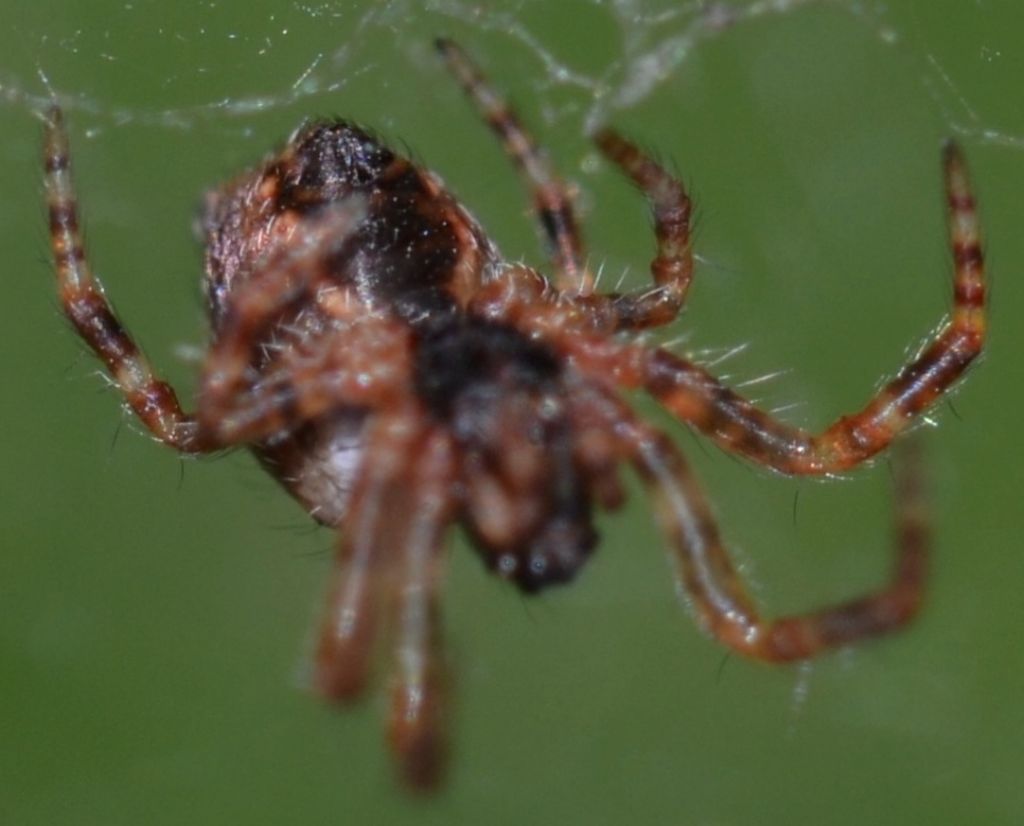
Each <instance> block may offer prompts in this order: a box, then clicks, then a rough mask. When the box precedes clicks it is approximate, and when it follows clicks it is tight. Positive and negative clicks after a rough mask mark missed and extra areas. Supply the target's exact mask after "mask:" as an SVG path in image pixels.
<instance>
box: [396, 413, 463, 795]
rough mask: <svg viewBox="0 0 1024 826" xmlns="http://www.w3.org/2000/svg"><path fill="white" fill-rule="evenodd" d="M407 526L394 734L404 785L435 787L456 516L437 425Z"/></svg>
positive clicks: (418, 464) (416, 471)
mask: <svg viewBox="0 0 1024 826" xmlns="http://www.w3.org/2000/svg"><path fill="white" fill-rule="evenodd" d="M409 475H410V476H411V490H409V491H408V502H407V506H408V510H407V511H406V512H407V513H408V514H409V515H410V518H409V522H408V525H407V526H406V532H405V534H404V535H403V537H402V539H401V542H400V544H399V545H397V546H396V547H395V548H394V551H395V552H396V553H401V554H402V559H401V561H400V562H399V563H398V564H400V565H401V570H400V572H399V575H398V584H397V595H396V596H397V598H396V601H395V606H394V610H395V615H396V618H395V634H396V637H395V649H394V666H393V669H394V670H393V674H392V690H391V712H390V720H389V724H388V735H389V740H390V743H391V748H392V751H393V752H394V754H395V756H396V757H397V758H398V761H399V767H400V769H401V773H402V776H403V778H404V780H405V782H406V783H407V784H408V785H409V786H410V787H412V788H414V789H422V790H430V789H433V788H435V787H436V786H437V785H438V783H439V782H440V781H441V778H442V775H443V773H444V768H445V762H446V757H447V754H446V752H447V718H448V714H447V711H448V709H447V692H448V686H449V682H450V677H449V674H448V670H447V668H446V663H445V661H444V657H443V653H442V629H441V607H440V598H439V591H440V586H441V576H442V566H443V562H444V558H443V553H442V552H443V550H444V538H445V534H446V533H447V529H448V527H449V526H450V524H451V521H452V518H453V517H454V512H455V505H456V503H455V499H454V498H453V496H452V485H453V482H454V480H455V461H454V456H453V455H452V444H451V440H450V438H449V437H448V435H447V434H446V433H444V432H443V431H442V430H441V429H440V428H435V429H434V431H433V432H432V433H431V434H430V436H429V437H428V438H427V439H426V440H425V441H424V443H423V444H422V446H421V448H420V450H419V452H418V454H417V456H416V460H415V466H414V467H413V468H412V469H411V474H409Z"/></svg>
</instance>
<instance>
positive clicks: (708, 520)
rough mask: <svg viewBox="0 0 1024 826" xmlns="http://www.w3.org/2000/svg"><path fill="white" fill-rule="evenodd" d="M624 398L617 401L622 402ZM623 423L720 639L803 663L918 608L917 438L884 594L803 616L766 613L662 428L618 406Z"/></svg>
mask: <svg viewBox="0 0 1024 826" xmlns="http://www.w3.org/2000/svg"><path fill="white" fill-rule="evenodd" d="M615 401H616V403H617V400H615ZM620 411H621V412H620V413H619V414H618V417H617V418H618V421H617V423H616V429H617V432H618V433H619V435H620V436H621V438H622V439H623V441H624V443H625V446H626V448H627V449H628V450H629V452H630V453H631V454H632V463H633V464H634V466H635V467H636V468H637V470H638V472H639V473H640V476H641V478H642V479H643V481H644V483H645V484H646V486H647V487H648V488H649V490H650V492H651V495H652V497H653V499H654V503H655V511H656V514H657V517H658V520H659V521H660V523H661V525H662V529H663V530H664V532H665V534H666V536H667V537H668V539H669V542H670V544H671V550H672V552H673V555H674V559H675V563H676V564H675V566H674V567H675V568H676V576H677V579H678V583H679V587H680V590H681V591H685V592H686V593H687V594H689V596H690V598H691V599H692V601H693V608H694V610H695V612H696V615H697V618H698V620H699V622H700V624H701V626H702V627H703V628H704V629H705V630H706V631H707V632H708V633H709V634H710V635H711V636H712V637H714V638H715V639H717V640H719V641H720V642H722V643H724V644H725V645H727V646H729V647H730V648H732V649H734V650H735V651H737V652H739V653H740V654H743V655H744V656H747V657H751V658H753V659H757V660H765V661H769V662H786V661H792V660H802V659H807V658H810V657H814V656H816V655H818V654H821V653H823V652H824V651H825V650H826V649H829V648H833V647H835V646H841V645H846V644H849V643H852V642H855V641H857V640H860V639H863V638H866V637H873V636H877V635H880V634H886V633H889V632H892V631H895V630H897V629H898V628H900V627H901V626H903V625H905V624H906V623H907V622H909V621H910V620H911V619H913V617H914V616H915V615H916V614H917V612H918V609H919V608H920V606H921V602H922V597H923V593H924V585H925V578H926V576H927V571H928V556H929V528H928V522H927V514H926V507H925V501H924V500H925V496H924V492H923V488H922V480H921V476H922V474H921V470H920V462H919V457H918V455H917V450H916V447H914V446H913V442H914V441H915V440H914V439H910V440H908V443H910V446H907V444H906V443H904V444H901V445H900V456H899V459H900V461H899V462H897V463H894V464H896V470H897V480H896V493H895V520H894V521H895V544H896V559H895V564H894V567H893V572H892V576H891V579H890V582H889V584H888V585H887V586H886V587H884V588H882V589H880V590H878V591H877V592H874V593H871V594H868V595H866V596H863V597H860V598H858V599H854V600H851V601H849V602H845V603H841V604H839V605H835V606H831V607H827V608H822V609H819V610H816V611H811V612H809V613H806V614H796V615H792V616H784V617H779V618H777V619H768V618H765V617H763V616H761V615H760V614H759V612H758V610H757V608H756V606H755V605H754V601H753V600H752V599H751V597H750V594H749V592H748V590H747V588H746V586H745V585H744V584H743V581H742V579H741V577H740V574H739V572H738V571H737V570H736V568H735V566H734V565H733V563H732V561H731V560H730V558H729V554H728V551H727V550H726V548H725V546H724V544H723V542H722V539H721V537H720V536H719V533H718V527H717V525H716V523H715V519H714V516H713V515H712V513H711V506H710V504H709V503H708V501H707V499H706V498H705V497H704V493H703V492H702V491H701V489H700V486H699V485H698V484H697V482H696V480H695V479H694V478H693V476H692V474H691V473H690V470H689V468H688V467H687V465H686V461H685V460H684V458H683V456H682V454H681V453H680V452H679V450H678V449H677V448H676V447H675V445H673V444H672V442H671V440H669V439H668V437H666V436H665V435H664V434H663V433H661V432H659V431H657V430H655V429H654V428H651V427H650V426H648V425H646V424H644V423H642V422H641V421H639V420H638V419H637V418H636V417H635V416H634V415H633V414H632V412H631V411H628V409H626V408H625V407H624V406H621V407H620Z"/></svg>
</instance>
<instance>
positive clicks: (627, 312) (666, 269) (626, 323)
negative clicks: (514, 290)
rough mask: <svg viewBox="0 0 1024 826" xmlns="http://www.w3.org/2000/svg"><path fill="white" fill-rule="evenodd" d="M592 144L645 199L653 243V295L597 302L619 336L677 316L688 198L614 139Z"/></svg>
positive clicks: (605, 136)
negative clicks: (607, 306) (604, 305)
mask: <svg viewBox="0 0 1024 826" xmlns="http://www.w3.org/2000/svg"><path fill="white" fill-rule="evenodd" d="M594 142H595V143H596V144H597V148H598V149H600V150H601V152H602V153H604V156H605V157H606V158H608V160H610V161H612V162H613V163H615V164H617V165H618V166H619V168H620V169H621V170H622V171H623V172H624V173H625V174H626V175H627V176H629V178H630V179H631V180H632V181H633V183H635V184H636V185H637V186H638V187H639V188H640V189H641V190H642V191H643V193H644V194H645V195H646V196H647V199H648V201H650V204H651V211H652V213H653V216H654V234H655V237H656V239H657V242H658V249H657V253H656V255H655V258H654V260H653V261H652V262H651V275H652V276H653V277H654V285H655V286H654V289H652V290H645V291H643V292H639V293H636V294H633V293H626V294H622V295H608V296H599V297H600V298H605V297H606V298H608V299H610V300H611V303H612V310H613V313H614V316H615V326H616V327H617V328H618V329H620V330H636V329H642V328H645V327H656V326H659V325H661V324H667V323H668V322H670V321H672V320H673V319H674V318H675V317H676V316H677V315H678V314H679V310H680V308H681V307H682V306H683V302H684V301H685V300H686V293H687V290H689V288H690V281H691V280H692V278H693V249H692V241H691V238H690V211H691V204H690V198H689V196H688V195H687V194H686V190H685V189H684V188H683V185H682V183H680V182H679V181H678V180H676V179H675V178H674V177H673V176H671V175H669V174H668V172H666V171H665V170H664V169H663V168H662V167H661V166H659V165H658V164H657V163H656V162H655V161H654V160H653V159H652V158H650V157H648V156H647V155H645V154H644V153H643V152H641V151H640V149H638V148H637V147H636V146H635V145H634V144H633V143H631V142H630V141H628V140H626V139H625V138H623V137H622V136H621V135H619V134H618V133H616V132H614V131H612V130H611V129H602V130H601V131H599V132H598V133H597V134H596V135H595V136H594Z"/></svg>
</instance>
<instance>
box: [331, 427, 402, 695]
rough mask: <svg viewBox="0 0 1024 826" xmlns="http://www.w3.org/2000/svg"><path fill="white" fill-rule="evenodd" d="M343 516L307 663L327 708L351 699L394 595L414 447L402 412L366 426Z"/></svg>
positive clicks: (363, 677) (363, 682)
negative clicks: (359, 461) (360, 461)
mask: <svg viewBox="0 0 1024 826" xmlns="http://www.w3.org/2000/svg"><path fill="white" fill-rule="evenodd" d="M366 439H367V441H366V446H365V453H364V456H366V457H371V460H370V461H366V462H365V465H364V467H363V468H362V469H361V471H360V472H359V474H358V475H357V479H358V482H357V485H356V488H355V490H354V491H353V494H352V501H351V503H350V505H349V509H348V513H347V515H346V517H345V520H344V522H343V524H342V525H341V532H340V534H339V541H338V548H337V555H336V558H335V567H334V571H333V573H332V575H331V582H330V585H329V587H328V597H327V608H326V610H325V612H324V616H323V621H322V623H321V626H320V633H319V637H318V639H317V644H316V650H315V654H314V660H313V678H312V683H313V687H314V689H315V690H316V691H317V692H318V693H319V694H321V695H322V696H324V697H326V698H328V699H333V700H348V699H353V698H355V697H357V696H358V695H359V694H360V692H361V691H362V689H363V688H364V687H365V685H366V682H367V679H368V677H369V671H370V655H371V654H372V650H373V644H374V641H375V639H376V632H377V628H378V625H379V619H380V612H381V610H382V609H383V608H384V607H385V605H386V601H387V597H388V595H389V594H390V593H391V591H392V589H393V588H394V585H395V581H396V576H397V574H398V572H397V568H398V566H399V565H400V564H401V559H400V558H399V557H397V556H396V553H395V550H396V547H398V543H399V542H400V541H401V537H400V535H399V534H400V530H399V529H400V527H401V525H402V523H403V521H404V519H403V518H396V514H399V515H401V514H408V513H410V511H408V510H407V508H408V506H409V504H410V498H409V491H408V484H407V480H406V479H405V478H404V473H405V472H406V469H407V467H408V466H409V464H410V462H411V461H412V459H413V455H414V451H415V446H416V444H417V441H418V439H417V427H416V425H415V419H414V418H413V417H412V416H411V415H410V414H409V413H407V412H404V411H403V412H399V413H391V414H380V415H379V416H377V417H375V418H373V419H371V423H370V425H369V426H368V432H367V435H366Z"/></svg>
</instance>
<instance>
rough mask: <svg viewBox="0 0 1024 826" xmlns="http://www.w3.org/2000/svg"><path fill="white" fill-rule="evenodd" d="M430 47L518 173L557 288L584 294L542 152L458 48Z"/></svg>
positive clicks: (563, 194) (575, 251)
mask: <svg viewBox="0 0 1024 826" xmlns="http://www.w3.org/2000/svg"><path fill="white" fill-rule="evenodd" d="M435 45H436V46H437V50H438V51H439V52H440V53H441V56H442V58H443V59H444V61H445V63H446V64H447V66H448V69H449V70H450V71H451V73H452V74H453V75H454V76H455V79H456V80H457V81H458V82H459V84H460V85H461V86H462V88H463V90H464V91H465V92H466V94H467V95H468V96H469V97H470V99H471V100H472V101H473V103H474V104H475V105H476V107H477V109H478V110H479V111H480V114H481V115H482V116H483V118H484V120H486V121H487V124H488V125H489V126H490V127H491V129H492V130H493V131H494V132H495V134H497V136H498V137H499V138H500V139H501V142H502V145H503V146H504V148H505V152H506V153H507V154H508V155H509V156H510V157H511V158H512V160H513V161H514V162H515V164H516V166H517V167H518V168H519V171H520V174H521V175H522V176H523V179H524V180H525V182H526V185H527V187H528V188H529V190H530V194H531V195H532V196H533V201H534V209H535V210H536V213H537V218H538V220H539V221H540V226H541V229H542V230H543V232H544V235H545V236H546V238H547V241H548V244H549V245H550V247H551V252H552V256H553V258H554V265H555V270H556V281H557V284H558V286H559V288H560V289H563V290H567V291H569V292H571V293H574V294H588V293H589V292H590V291H591V290H592V289H593V277H592V276H591V274H590V272H589V271H587V269H586V267H585V266H584V264H583V255H584V252H583V238H582V235H581V233H580V229H579V224H578V223H577V221H576V215H575V212H574V210H573V206H572V198H571V197H570V196H569V194H568V192H567V191H566V188H565V184H564V183H563V182H562V181H561V179H560V178H559V177H558V176H557V175H556V174H555V172H554V171H553V170H552V168H551V166H550V164H549V163H548V161H547V158H546V157H545V153H544V151H543V150H542V149H541V148H540V147H539V146H538V145H537V142H536V141H535V140H534V139H533V137H531V135H530V134H529V133H528V132H527V131H526V130H525V129H524V128H523V125H522V123H521V122H520V120H519V117H518V116H517V115H516V113H515V112H514V111H513V110H512V108H511V107H510V106H509V105H508V103H507V102H506V101H505V100H504V99H503V98H502V97H501V96H500V95H499V94H498V93H497V92H495V91H494V89H493V88H491V86H490V84H489V83H488V82H487V79H486V78H485V77H484V75H483V73H482V72H481V71H480V69H479V68H478V67H477V66H476V65H475V64H474V63H473V61H472V60H471V59H470V58H469V56H468V55H467V54H466V53H465V52H464V51H463V50H462V48H461V47H460V46H458V45H457V44H456V43H454V42H452V41H451V40H448V39H447V38H438V39H437V40H436V41H435Z"/></svg>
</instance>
